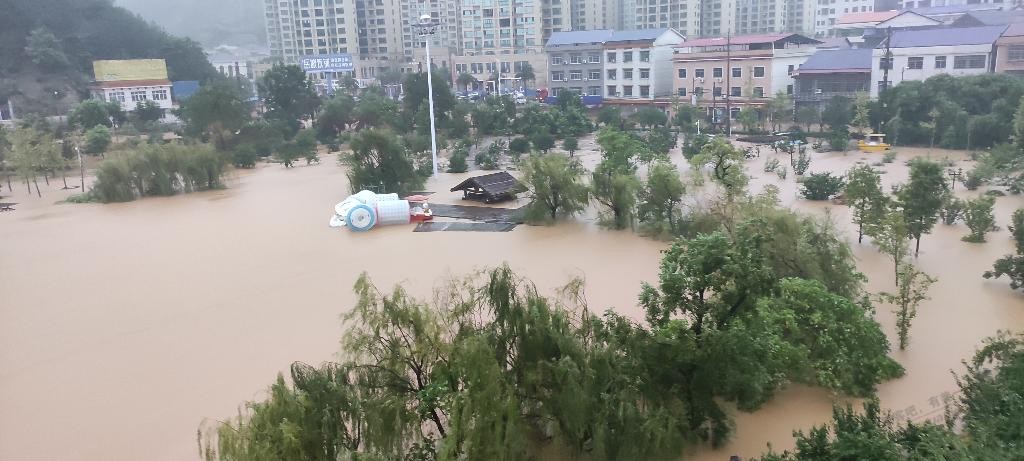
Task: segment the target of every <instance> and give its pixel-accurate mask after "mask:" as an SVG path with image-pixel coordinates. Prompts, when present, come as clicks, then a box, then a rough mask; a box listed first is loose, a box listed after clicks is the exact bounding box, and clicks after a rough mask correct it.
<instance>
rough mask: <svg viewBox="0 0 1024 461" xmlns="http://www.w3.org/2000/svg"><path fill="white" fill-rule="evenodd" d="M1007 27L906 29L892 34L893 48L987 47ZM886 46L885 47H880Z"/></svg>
mask: <svg viewBox="0 0 1024 461" xmlns="http://www.w3.org/2000/svg"><path fill="white" fill-rule="evenodd" d="M1005 30H1006V26H982V27H956V28H950V27H941V28H935V29H905V30H894V31H893V32H892V43H890V44H889V46H891V47H892V48H911V47H919V46H921V47H923V46H958V45H985V44H992V43H995V42H996V39H998V38H999V36H1000V35H1002V34H1003V31H1005ZM879 46H880V47H881V46H884V45H879Z"/></svg>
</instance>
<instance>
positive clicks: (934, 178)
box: [896, 159, 947, 257]
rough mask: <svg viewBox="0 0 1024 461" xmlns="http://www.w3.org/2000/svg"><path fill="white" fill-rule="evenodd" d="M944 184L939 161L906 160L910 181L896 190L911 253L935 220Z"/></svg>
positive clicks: (944, 194) (943, 174)
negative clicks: (910, 241)
mask: <svg viewBox="0 0 1024 461" xmlns="http://www.w3.org/2000/svg"><path fill="white" fill-rule="evenodd" d="M946 193H947V186H946V177H945V173H944V172H943V171H942V165H939V164H938V163H935V162H932V161H928V160H923V159H916V160H913V161H911V163H910V181H908V182H907V184H904V185H903V186H902V187H900V188H899V190H898V191H897V192H896V197H897V199H898V202H899V206H900V208H901V209H902V210H903V217H904V219H905V221H906V224H907V232H908V234H909V235H910V236H911V237H912V238H913V239H914V256H915V257H916V256H917V255H918V253H920V250H921V235H923V234H928V233H931V231H932V228H933V227H935V223H936V221H938V217H939V210H940V209H941V208H942V201H943V197H945V196H946Z"/></svg>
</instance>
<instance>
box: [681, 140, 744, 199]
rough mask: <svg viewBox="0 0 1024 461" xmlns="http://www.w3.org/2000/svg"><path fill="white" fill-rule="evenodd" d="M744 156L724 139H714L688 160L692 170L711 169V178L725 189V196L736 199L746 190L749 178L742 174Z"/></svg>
mask: <svg viewBox="0 0 1024 461" xmlns="http://www.w3.org/2000/svg"><path fill="white" fill-rule="evenodd" d="M745 159H746V154H745V153H744V152H743V151H742V150H740V149H738V148H736V147H735V146H733V145H732V144H731V143H729V141H726V140H725V139H724V138H715V139H713V140H712V141H711V142H709V143H707V144H704V146H702V147H701V148H700V153H698V154H697V155H695V156H693V157H692V158H691V159H690V164H691V165H693V167H694V169H698V170H700V169H702V168H704V167H707V166H709V167H711V178H712V179H713V180H714V181H715V182H717V183H719V184H721V185H722V187H724V188H725V191H726V193H727V196H729V197H737V196H739V195H742V194H743V192H744V190H746V187H747V183H748V182H749V181H750V178H748V177H747V175H746V173H744V172H743V162H744V160H745Z"/></svg>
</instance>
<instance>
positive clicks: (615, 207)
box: [590, 162, 640, 229]
mask: <svg viewBox="0 0 1024 461" xmlns="http://www.w3.org/2000/svg"><path fill="white" fill-rule="evenodd" d="M590 187H591V196H593V197H594V200H596V201H597V202H598V203H600V204H601V205H604V206H605V207H606V208H607V209H608V212H609V213H610V214H611V216H610V217H608V218H605V219H604V221H605V222H607V223H608V224H610V225H611V226H612V227H614V228H615V229H625V228H627V227H632V226H633V224H634V222H635V221H636V203H637V192H638V191H639V190H640V180H639V179H638V178H637V177H636V175H635V174H633V173H630V172H623V171H617V170H615V169H614V168H611V167H609V165H608V164H607V162H601V163H600V164H599V165H598V166H597V168H596V169H594V173H593V174H592V176H591V182H590Z"/></svg>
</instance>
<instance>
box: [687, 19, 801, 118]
mask: <svg viewBox="0 0 1024 461" xmlns="http://www.w3.org/2000/svg"><path fill="white" fill-rule="evenodd" d="M819 43H820V42H819V41H818V40H814V39H811V38H808V37H806V36H803V35H798V34H771V35H748V36H737V37H731V38H725V37H719V38H705V39H697V40H689V41H686V42H684V43H683V45H682V46H681V47H679V48H677V49H676V53H675V56H674V62H675V79H674V90H675V94H676V95H677V96H678V97H680V98H683V99H689V100H690V103H691V104H693V105H696V106H700V107H702V108H705V109H706V110H707V112H708V114H709V116H710V117H711V118H712V120H714V121H719V122H720V121H722V120H724V117H725V114H726V112H725V110H726V105H730V106H732V114H731V115H732V117H733V118H735V117H736V114H737V113H738V112H739V110H740V109H741V108H743V107H747V106H749V107H754V108H757V109H760V108H761V107H763V106H764V105H765V104H767V103H768V100H769V99H771V98H772V97H773V96H774V94H775V93H777V92H780V91H781V92H784V93H788V94H792V93H793V91H794V90H795V89H794V85H795V84H794V82H793V78H792V74H794V73H795V71H796V69H797V68H799V67H800V64H802V63H803V62H804V61H806V60H807V59H808V58H809V57H810V56H811V55H812V54H813V53H814V52H815V51H816V48H815V45H817V44H819Z"/></svg>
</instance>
